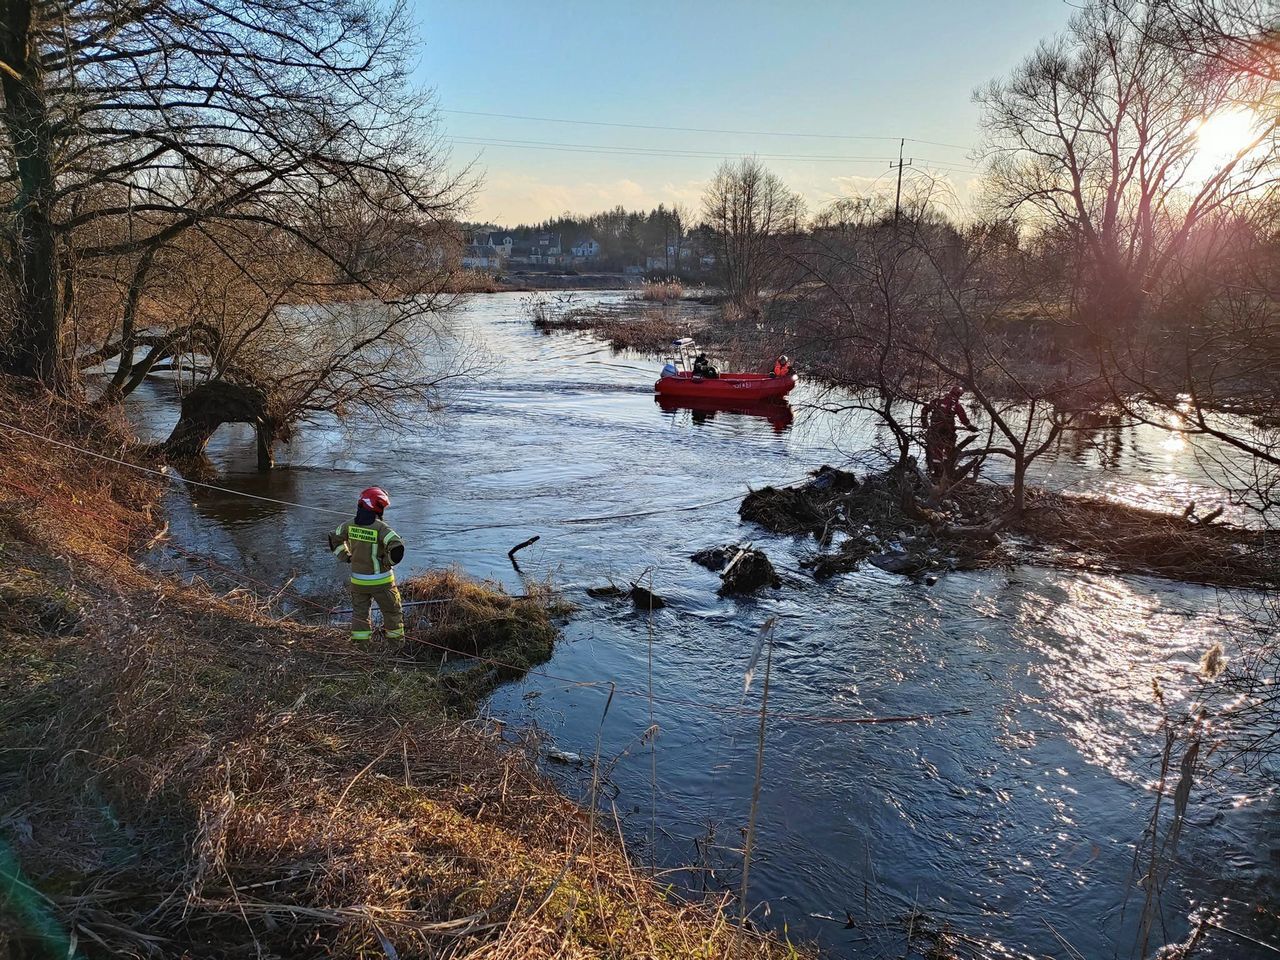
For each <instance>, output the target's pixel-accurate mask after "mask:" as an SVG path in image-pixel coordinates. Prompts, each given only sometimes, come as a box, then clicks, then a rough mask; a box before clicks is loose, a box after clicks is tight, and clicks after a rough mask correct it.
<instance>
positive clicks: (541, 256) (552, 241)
mask: <svg viewBox="0 0 1280 960" xmlns="http://www.w3.org/2000/svg"><path fill="white" fill-rule="evenodd" d="M529 262H530V263H549V264H557V263H559V262H560V235H559V234H558V233H539V234H536V235H535V236H534V238H533V240H531V241H530V243H529Z"/></svg>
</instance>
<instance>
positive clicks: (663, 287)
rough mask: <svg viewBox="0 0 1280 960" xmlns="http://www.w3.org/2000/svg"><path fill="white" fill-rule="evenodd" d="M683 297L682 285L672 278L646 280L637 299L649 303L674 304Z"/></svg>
mask: <svg viewBox="0 0 1280 960" xmlns="http://www.w3.org/2000/svg"><path fill="white" fill-rule="evenodd" d="M683 297H684V284H682V283H681V282H680V281H679V280H676V279H674V278H672V279H669V280H646V281H645V283H644V286H643V287H641V288H640V297H639V299H641V300H645V301H648V302H649V303H674V302H675V301H677V300H680V299H682V298H683Z"/></svg>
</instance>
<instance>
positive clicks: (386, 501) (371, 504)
mask: <svg viewBox="0 0 1280 960" xmlns="http://www.w3.org/2000/svg"><path fill="white" fill-rule="evenodd" d="M360 506H362V507H364V508H365V509H367V510H372V511H373V512H374V513H376V514H377V515H378V516H382V511H383V510H385V509H387V507H389V506H391V498H390V497H389V496H387V491H385V490H383V489H382V488H381V487H370V488H369V489H367V490H365V491H364V492H363V493H362V494H360Z"/></svg>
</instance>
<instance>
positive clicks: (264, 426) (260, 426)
mask: <svg viewBox="0 0 1280 960" xmlns="http://www.w3.org/2000/svg"><path fill="white" fill-rule="evenodd" d="M253 429H254V432H255V433H256V434H257V439H258V470H259V471H261V472H262V473H266V472H267V471H269V470H270V469H272V468H273V467H274V466H275V465H276V457H275V454H274V453H273V452H272V450H271V442H272V437H271V427H270V424H268V423H266V422H264V421H262V420H259V421H258V422H257V423H255V424H254V425H253Z"/></svg>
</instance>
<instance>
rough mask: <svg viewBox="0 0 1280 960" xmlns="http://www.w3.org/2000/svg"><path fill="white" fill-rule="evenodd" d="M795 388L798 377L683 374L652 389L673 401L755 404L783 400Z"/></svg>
mask: <svg viewBox="0 0 1280 960" xmlns="http://www.w3.org/2000/svg"><path fill="white" fill-rule="evenodd" d="M795 385H796V377H795V374H788V375H787V376H785V377H770V376H767V375H766V374H763V373H722V374H720V376H718V377H695V376H694V375H693V374H692V373H690V372H689V371H687V370H681V371H678V372H677V373H676V375H675V376H667V377H663V378H662V379H661V380H659V381H658V382H657V383H655V384H654V385H653V388H654V390H656V391H657V392H658V395H659V396H662V397H672V398H673V399H677V398H678V399H682V400H724V401H728V402H731V403H743V404H752V403H764V402H767V401H770V400H781V399H782V398H783V397H785V396H786V395H787V394H788V393H790V392H791V390H792V388H793V387H795Z"/></svg>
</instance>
